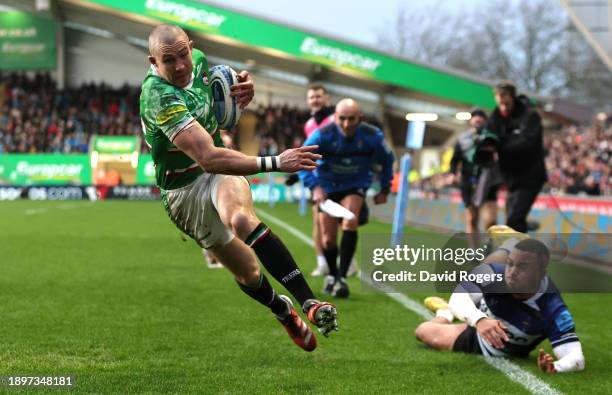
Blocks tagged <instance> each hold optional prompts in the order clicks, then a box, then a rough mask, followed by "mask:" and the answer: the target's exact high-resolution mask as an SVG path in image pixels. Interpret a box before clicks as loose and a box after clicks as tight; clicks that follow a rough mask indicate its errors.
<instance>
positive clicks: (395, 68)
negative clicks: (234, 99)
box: [89, 0, 494, 108]
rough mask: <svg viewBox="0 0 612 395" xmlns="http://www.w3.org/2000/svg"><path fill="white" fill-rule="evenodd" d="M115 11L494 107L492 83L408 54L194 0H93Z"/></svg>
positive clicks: (91, 0) (382, 80) (441, 95)
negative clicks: (382, 50) (425, 63)
mask: <svg viewBox="0 0 612 395" xmlns="http://www.w3.org/2000/svg"><path fill="white" fill-rule="evenodd" d="M89 3H94V4H98V5H100V6H102V7H105V8H108V9H111V10H113V11H121V12H126V13H130V14H134V15H138V16H146V17H150V18H153V19H156V20H159V21H163V22H169V23H175V24H178V25H181V26H183V27H184V28H186V29H191V30H195V31H198V32H201V33H205V34H210V35H216V36H220V37H223V38H224V39H230V40H232V41H235V42H237V43H239V44H242V45H248V46H251V47H254V48H261V49H265V50H274V51H277V52H278V53H279V55H280V56H289V57H292V58H294V59H301V60H305V61H308V62H312V63H318V64H322V65H325V66H328V67H330V68H334V69H337V70H340V71H342V72H346V73H350V74H354V75H358V76H361V77H365V78H369V79H373V80H376V81H380V82H383V83H386V84H392V85H395V86H400V87H403V88H407V89H411V90H415V91H419V92H423V93H426V94H430V95H434V96H437V97H441V98H445V99H450V100H454V101H458V102H462V103H466V104H470V105H479V106H482V107H485V108H493V106H494V102H493V95H492V94H491V87H490V86H489V85H487V84H484V83H480V82H477V81H472V80H470V79H467V78H462V77H460V76H456V75H452V74H449V73H446V72H443V71H440V70H435V69H432V68H431V67H427V66H423V65H420V64H417V63H412V62H410V61H408V60H405V59H399V58H395V57H393V56H390V55H386V54H382V53H380V52H376V51H375V50H370V49H366V48H362V47H358V46H356V45H350V44H346V43H343V42H340V41H336V40H332V39H328V38H325V37H322V36H319V35H316V34H309V33H305V32H302V31H299V30H295V29H291V28H288V27H286V26H282V25H277V24H274V23H271V22H268V21H265V20H262V19H258V18H254V17H249V16H246V15H242V14H239V13H237V12H232V11H228V10H225V9H223V8H218V7H214V6H210V5H208V4H202V3H199V2H195V1H190V0H130V1H125V0H89Z"/></svg>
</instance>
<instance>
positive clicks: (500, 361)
mask: <svg viewBox="0 0 612 395" xmlns="http://www.w3.org/2000/svg"><path fill="white" fill-rule="evenodd" d="M257 213H258V214H259V215H260V216H261V217H263V218H265V219H266V221H269V222H271V223H273V224H275V225H278V226H280V227H281V228H283V229H285V230H286V231H288V232H289V233H291V234H292V235H294V236H295V237H297V238H298V239H300V240H301V241H303V242H304V243H305V244H307V245H309V246H311V247H314V241H313V240H312V239H311V238H310V237H308V236H307V235H305V234H304V233H302V232H301V231H300V230H299V229H296V228H294V227H293V226H291V225H289V224H288V223H286V222H284V221H282V220H280V219H278V218H276V217H274V216H273V215H272V214H270V213H267V212H265V211H263V210H261V209H257ZM368 282H369V281H368ZM376 286H377V287H380V284H377V285H376ZM383 287H385V288H386V289H385V292H386V291H387V290H389V291H391V292H386V293H385V295H387V296H388V297H390V298H391V299H393V300H395V301H396V302H398V303H399V304H401V305H402V306H404V307H405V308H406V309H408V310H410V311H412V312H413V313H416V314H417V315H418V316H420V317H421V318H423V319H426V320H429V319H431V317H432V314H431V313H430V312H429V310H427V309H426V308H425V307H424V306H423V305H421V304H420V303H419V302H417V301H416V300H414V299H412V298H410V297H408V296H406V295H404V294H401V293H398V292H393V288H391V287H389V286H388V285H384V286H383ZM483 359H484V361H485V362H486V363H488V364H489V365H491V366H492V367H494V368H495V369H497V370H499V371H500V372H502V373H503V374H504V375H505V376H506V377H507V378H508V379H510V380H511V381H514V382H515V383H518V384H520V385H522V386H523V387H525V389H526V390H527V391H529V392H531V393H532V394H545V395H561V392H559V391H557V390H556V389H554V388H553V387H551V386H550V385H548V384H546V383H545V382H544V381H542V380H540V379H539V378H538V377H536V376H534V375H533V374H531V373H530V372H528V371H526V370H523V369H522V368H521V367H520V366H518V365H517V364H515V363H513V362H511V361H509V360H507V359H504V358H492V357H484V356H483Z"/></svg>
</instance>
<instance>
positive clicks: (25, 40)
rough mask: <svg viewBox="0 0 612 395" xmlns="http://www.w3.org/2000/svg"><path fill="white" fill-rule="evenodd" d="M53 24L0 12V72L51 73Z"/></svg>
mask: <svg viewBox="0 0 612 395" xmlns="http://www.w3.org/2000/svg"><path fill="white" fill-rule="evenodd" d="M55 37H56V22H55V21H54V20H53V19H49V18H44V17H40V16H37V15H33V14H29V13H26V12H18V11H14V12H13V11H11V12H0V70H52V69H55V65H56V42H55Z"/></svg>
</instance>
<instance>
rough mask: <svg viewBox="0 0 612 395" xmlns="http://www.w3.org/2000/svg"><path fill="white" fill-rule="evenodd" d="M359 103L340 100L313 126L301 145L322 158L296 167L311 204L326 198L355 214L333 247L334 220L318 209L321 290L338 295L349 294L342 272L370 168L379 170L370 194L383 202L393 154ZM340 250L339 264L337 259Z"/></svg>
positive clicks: (351, 246)
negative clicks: (329, 116) (331, 114)
mask: <svg viewBox="0 0 612 395" xmlns="http://www.w3.org/2000/svg"><path fill="white" fill-rule="evenodd" d="M361 118H362V114H361V110H360V108H359V104H358V103H357V102H356V101H355V100H353V99H343V100H341V101H340V102H338V104H337V105H336V112H335V121H334V122H333V123H331V124H329V125H327V126H324V127H322V128H320V129H317V130H316V131H315V132H314V133H313V134H311V135H310V137H308V139H307V140H306V141H305V142H304V145H318V146H319V149H318V150H317V151H316V152H317V153H319V154H321V155H322V156H323V158H322V159H321V160H319V166H318V167H317V169H316V170H313V171H302V172H300V178H301V179H302V180H303V182H304V185H305V186H306V187H308V188H310V189H311V191H312V200H313V202H314V204H317V205H319V204H321V203H322V202H324V201H325V200H326V199H330V200H332V201H334V202H336V203H339V204H341V205H342V206H344V207H345V208H346V209H348V210H350V211H351V212H353V213H354V214H355V218H354V219H351V220H347V219H343V220H342V241H341V242H340V250H338V243H337V232H338V224H339V220H338V219H337V218H335V217H332V216H330V215H329V214H326V213H323V212H321V211H320V212H319V216H318V220H319V226H320V229H321V232H322V242H323V254H324V255H325V259H326V260H327V264H328V266H329V275H328V276H326V278H325V288H324V290H323V291H324V292H325V293H328V294H332V295H334V296H337V297H344V298H346V297H348V295H349V290H348V286H347V284H346V273H347V271H348V268H349V266H350V263H351V260H352V258H353V255H354V253H355V247H356V245H357V227H358V225H359V223H358V219H359V216H360V213H361V210H362V208H363V206H364V199H365V195H366V191H367V190H368V188H369V187H370V185H371V184H372V177H373V171H374V170H377V171H380V175H379V180H380V184H381V185H380V186H381V190H380V192H379V193H378V194H377V195H376V196H375V197H374V203H375V204H383V203H386V202H387V195H388V194H389V191H390V186H391V179H392V178H393V161H394V156H393V153H392V152H391V150H390V148H389V146H388V145H387V144H386V143H385V140H384V136H383V132H382V131H381V130H380V129H378V128H377V127H375V126H373V125H370V124H367V123H365V122H362V120H361ZM338 253H340V269H339V270H338V267H337V264H336V260H337V258H338Z"/></svg>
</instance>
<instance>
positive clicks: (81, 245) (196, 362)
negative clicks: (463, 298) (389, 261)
mask: <svg viewBox="0 0 612 395" xmlns="http://www.w3.org/2000/svg"><path fill="white" fill-rule="evenodd" d="M262 208H264V209H265V210H266V211H268V212H271V213H273V214H274V215H275V216H277V217H279V218H280V219H282V220H284V221H286V222H290V223H291V225H292V226H295V227H297V228H298V229H300V230H302V231H303V232H304V233H306V234H310V218H309V217H299V216H298V215H297V208H296V207H295V206H293V205H278V206H276V207H275V208H273V209H270V208H267V206H262ZM0 224H1V225H2V230H1V231H0V232H1V233H0V306H1V307H0V309H1V310H0V319H1V322H2V323H1V324H0V339H2V340H1V342H0V375H4V376H6V375H73V376H74V377H75V387H74V388H73V389H72V390H70V392H71V393H105V394H106V393H117V394H124V393H178V394H185V393H248V394H251V393H261V394H267V393H300V394H301V393H448V392H451V391H452V392H459V393H475V392H479V393H491V394H493V393H499V392H510V393H525V392H526V391H525V390H524V389H523V388H522V387H521V386H520V385H518V384H515V383H513V382H511V381H509V380H508V379H506V378H505V377H504V376H503V375H502V374H501V373H499V372H498V371H497V370H495V369H494V368H492V367H490V366H488V365H487V364H485V363H484V362H483V361H482V360H481V359H479V358H478V357H474V356H469V355H458V354H451V353H438V352H434V351H431V350H428V349H426V348H424V347H423V346H421V345H420V344H418V343H417V342H416V341H415V340H414V337H413V335H412V333H413V330H414V328H415V327H416V325H417V324H418V323H419V321H420V319H419V317H418V316H417V315H415V314H414V313H412V312H410V311H407V310H405V309H404V308H403V307H402V306H401V305H399V304H397V303H396V302H394V301H392V300H391V299H389V298H388V297H387V296H386V295H383V294H375V293H372V292H364V291H362V290H361V286H360V284H359V282H358V280H357V279H352V280H351V291H352V293H353V294H352V296H351V298H350V299H349V300H341V301H338V302H337V305H338V310H339V314H340V316H339V319H340V325H341V331H340V332H339V333H335V334H333V335H332V336H331V337H330V338H324V337H322V336H319V337H318V340H319V347H318V349H317V350H316V351H315V352H313V353H305V352H303V351H301V350H300V349H298V348H297V347H295V346H294V345H293V344H292V343H291V342H290V340H289V338H288V337H287V336H286V334H285V332H284V331H283V329H282V328H281V327H280V325H278V323H277V322H276V321H275V320H274V318H273V317H272V316H271V314H270V313H268V312H267V311H266V310H265V309H264V308H263V307H262V306H260V305H258V304H257V303H255V302H253V301H251V300H250V299H249V298H248V297H247V296H245V295H244V294H243V293H242V292H240V291H239V289H238V287H237V286H236V285H235V283H234V281H233V279H232V278H231V276H230V275H229V274H228V273H227V272H226V271H224V270H208V269H207V268H206V266H205V265H204V263H203V260H202V258H201V254H200V251H199V249H198V248H197V247H196V245H195V244H194V243H193V242H191V241H190V242H183V241H182V240H181V237H180V235H179V233H178V231H177V230H176V229H175V228H174V226H173V225H172V224H171V222H170V221H169V219H168V218H167V217H166V214H165V212H164V210H163V208H162V206H161V204H160V203H158V202H108V201H107V202H96V203H89V202H31V201H17V202H1V203H0ZM389 228H390V227H389V225H387V224H383V223H379V222H376V221H372V223H371V224H369V225H367V226H366V227H364V228H362V235H363V234H366V233H386V232H389ZM273 229H274V231H275V232H276V233H277V234H279V235H280V236H281V237H282V239H283V240H284V241H285V242H286V244H287V246H288V247H289V249H290V250H291V251H292V252H293V253H294V256H295V257H296V259H297V260H298V261H299V263H300V265H301V266H302V267H303V271H304V272H306V273H309V272H310V271H311V270H312V268H313V265H314V254H313V251H312V249H311V248H310V247H308V246H306V245H305V244H304V243H303V242H302V241H300V240H298V239H297V238H295V237H293V236H291V235H289V234H288V233H287V232H285V231H284V230H283V229H282V228H279V227H275V226H273ZM409 231H410V232H416V231H415V230H409ZM309 280H311V284H312V286H313V288H314V289H315V290H317V291H319V289H320V287H321V283H320V282H321V280H320V279H312V278H309ZM276 287H277V288H280V286H278V285H276ZM411 296H414V297H419V298H420V297H421V296H422V295H411ZM565 299H566V301H567V302H568V304H569V306H570V309H571V311H572V312H573V314H574V317H575V320H576V322H577V325H578V332H579V336H580V337H581V339H582V341H583V346H584V351H585V355H586V358H587V370H586V371H585V372H583V373H579V374H567V375H557V376H544V375H542V374H539V373H538V372H537V370H536V368H535V363H534V360H533V358H532V359H531V360H526V361H518V363H519V364H520V365H521V366H522V367H524V368H525V369H527V370H529V371H531V372H534V373H535V374H537V375H538V376H540V377H541V378H542V379H543V380H544V381H546V382H547V383H550V384H551V385H553V386H554V387H555V388H556V389H558V390H560V391H562V392H565V393H573V392H577V391H580V392H584V393H602V394H603V393H610V391H611V390H612V387H611V385H610V382H609V379H608V377H609V363H610V352H609V346H610V344H611V343H612V342H611V340H612V339H611V337H612V331H611V330H610V324H609V314H607V313H609V306H610V303H611V302H612V297H611V296H610V295H565ZM0 391H6V392H14V391H13V390H12V389H9V388H8V387H6V386H5V387H0ZM43 392H44V391H36V393H43ZM49 392H50V393H58V391H57V390H50V391H49Z"/></svg>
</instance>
